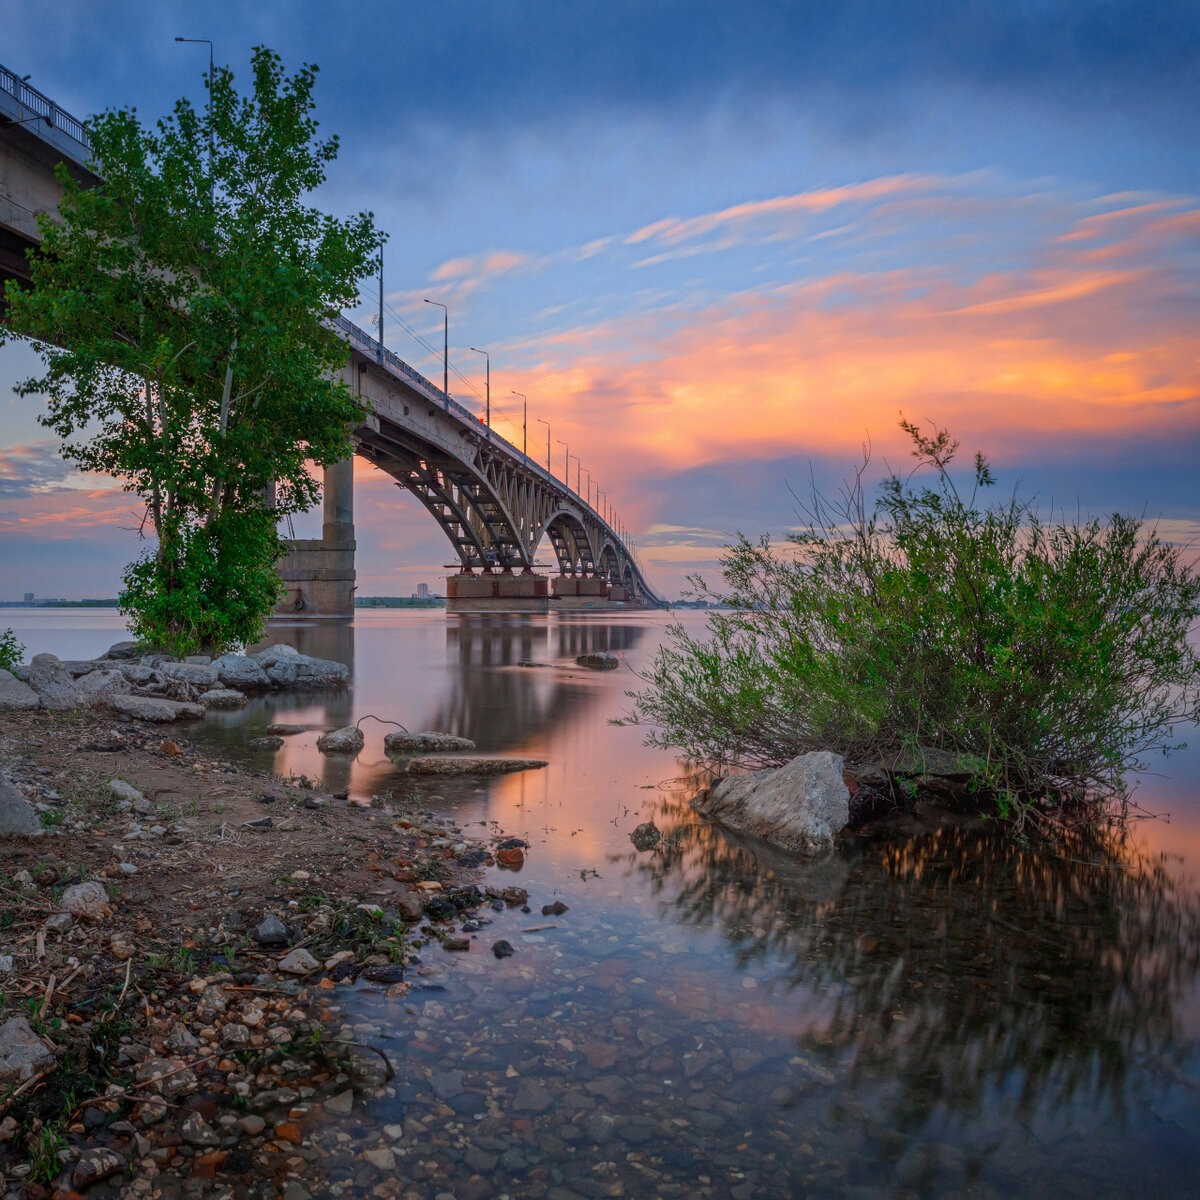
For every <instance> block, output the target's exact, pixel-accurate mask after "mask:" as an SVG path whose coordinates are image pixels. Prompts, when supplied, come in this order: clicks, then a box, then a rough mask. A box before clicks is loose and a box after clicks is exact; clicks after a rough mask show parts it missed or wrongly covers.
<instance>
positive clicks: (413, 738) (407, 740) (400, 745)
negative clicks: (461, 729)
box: [383, 732, 475, 754]
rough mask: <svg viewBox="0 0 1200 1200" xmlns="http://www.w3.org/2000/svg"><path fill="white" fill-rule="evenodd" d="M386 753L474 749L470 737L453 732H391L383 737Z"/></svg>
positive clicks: (435, 752) (440, 752) (429, 752)
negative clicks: (459, 735)
mask: <svg viewBox="0 0 1200 1200" xmlns="http://www.w3.org/2000/svg"><path fill="white" fill-rule="evenodd" d="M383 749H384V753H386V754H444V753H447V752H449V751H451V750H474V749H475V743H474V742H473V741H471V739H470V738H465V737H455V736H454V734H452V733H432V732H425V733H408V732H404V733H389V734H387V735H386V736H385V737H384V739H383Z"/></svg>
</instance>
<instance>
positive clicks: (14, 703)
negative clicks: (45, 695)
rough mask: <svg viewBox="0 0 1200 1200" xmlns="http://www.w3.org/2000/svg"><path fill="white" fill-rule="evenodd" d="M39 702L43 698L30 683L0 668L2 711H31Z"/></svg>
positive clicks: (0, 702) (0, 710)
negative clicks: (39, 697)
mask: <svg viewBox="0 0 1200 1200" xmlns="http://www.w3.org/2000/svg"><path fill="white" fill-rule="evenodd" d="M39 704H41V700H39V699H38V694H37V692H35V691H34V690H33V688H31V687H30V686H29V684H27V683H25V682H23V681H22V680H20V679H18V678H17V677H16V676H15V675H14V674H13V673H12V672H11V671H5V670H3V669H0V712H29V711H30V710H31V709H35V708H37V707H38V705H39Z"/></svg>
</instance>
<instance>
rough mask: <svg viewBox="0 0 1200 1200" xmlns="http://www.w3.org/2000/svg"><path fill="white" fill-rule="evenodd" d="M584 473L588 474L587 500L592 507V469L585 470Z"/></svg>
mask: <svg viewBox="0 0 1200 1200" xmlns="http://www.w3.org/2000/svg"><path fill="white" fill-rule="evenodd" d="M583 473H584V474H585V475H586V476H587V502H588V507H589V508H591V506H592V473H591V471H584V472H583ZM575 490H576V491H578V490H579V489H578V488H576V489H575Z"/></svg>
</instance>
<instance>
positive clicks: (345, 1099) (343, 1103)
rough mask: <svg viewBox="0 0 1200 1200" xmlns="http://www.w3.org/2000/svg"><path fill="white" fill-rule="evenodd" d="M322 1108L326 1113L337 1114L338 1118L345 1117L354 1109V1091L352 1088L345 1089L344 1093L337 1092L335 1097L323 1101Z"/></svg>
mask: <svg viewBox="0 0 1200 1200" xmlns="http://www.w3.org/2000/svg"><path fill="white" fill-rule="evenodd" d="M324 1108H325V1111H326V1112H331V1113H337V1114H338V1115H339V1116H343V1117H344V1116H346V1114H347V1113H349V1112H350V1111H351V1110H352V1109H353V1108H354V1091H353V1089H352V1088H347V1089H346V1090H345V1091H344V1092H338V1094H337V1095H336V1096H330V1097H329V1099H328V1100H326V1101H325V1104H324Z"/></svg>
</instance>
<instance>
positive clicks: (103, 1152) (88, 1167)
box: [71, 1146, 125, 1191]
mask: <svg viewBox="0 0 1200 1200" xmlns="http://www.w3.org/2000/svg"><path fill="white" fill-rule="evenodd" d="M123 1170H125V1160H124V1159H123V1158H122V1157H121V1156H120V1155H119V1154H118V1153H117V1152H116V1151H115V1150H110V1149H109V1148H108V1147H107V1146H96V1147H93V1148H91V1149H90V1150H84V1151H83V1153H82V1154H80V1156H79V1161H78V1162H76V1164H75V1166H74V1167H72V1168H71V1186H72V1187H73V1188H75V1189H76V1190H77V1191H81V1190H82V1189H83V1188H88V1187H91V1186H92V1184H93V1183H99V1182H100V1180H102V1179H108V1178H109V1177H110V1176H112V1175H116V1174H117V1172H118V1171H123Z"/></svg>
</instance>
